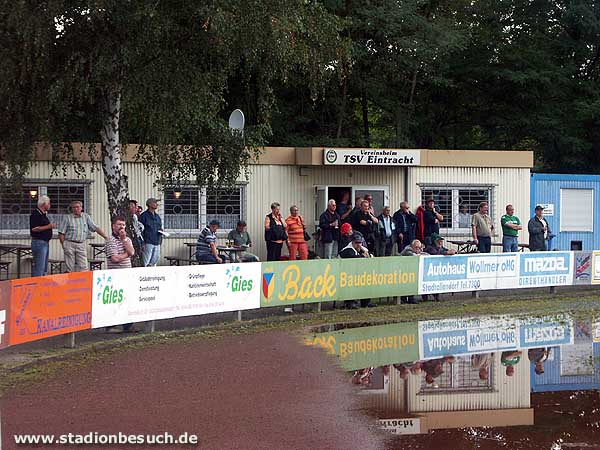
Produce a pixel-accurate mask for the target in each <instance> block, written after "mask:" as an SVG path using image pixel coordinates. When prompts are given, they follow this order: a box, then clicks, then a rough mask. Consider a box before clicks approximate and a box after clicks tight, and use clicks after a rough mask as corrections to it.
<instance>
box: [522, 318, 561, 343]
mask: <svg viewBox="0 0 600 450" xmlns="http://www.w3.org/2000/svg"><path fill="white" fill-rule="evenodd" d="M572 343H573V319H572V318H571V317H570V316H568V315H554V316H546V317H528V318H526V319H520V320H519V348H536V347H553V346H556V345H569V344H572Z"/></svg>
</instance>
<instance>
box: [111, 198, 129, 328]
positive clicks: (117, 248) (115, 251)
mask: <svg viewBox="0 0 600 450" xmlns="http://www.w3.org/2000/svg"><path fill="white" fill-rule="evenodd" d="M129 205H130V206H131V203H130V204H129ZM136 209H137V207H136ZM111 224H112V233H111V235H110V236H109V237H108V239H107V240H106V244H105V245H104V253H105V254H106V267H108V268H109V269H128V268H130V267H131V258H132V257H133V255H135V249H134V248H133V243H132V242H131V239H130V238H129V236H127V232H126V230H125V227H126V224H127V219H126V218H125V217H123V216H115V217H113V219H112V221H111ZM132 327H133V323H126V324H123V332H124V333H127V332H131V331H132ZM109 329H110V327H107V328H106V330H107V331H108V330H109Z"/></svg>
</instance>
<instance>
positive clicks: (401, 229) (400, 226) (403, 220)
mask: <svg viewBox="0 0 600 450" xmlns="http://www.w3.org/2000/svg"><path fill="white" fill-rule="evenodd" d="M392 219H393V220H394V223H395V224H396V240H397V242H398V253H400V252H401V251H402V250H404V249H405V248H406V247H407V246H408V245H410V243H411V242H412V241H414V240H415V238H416V234H417V222H418V219H417V216H416V215H415V214H413V212H412V211H411V210H410V207H409V206H408V202H406V201H404V202H402V203H400V209H399V210H398V211H396V212H395V213H394V215H393V216H392Z"/></svg>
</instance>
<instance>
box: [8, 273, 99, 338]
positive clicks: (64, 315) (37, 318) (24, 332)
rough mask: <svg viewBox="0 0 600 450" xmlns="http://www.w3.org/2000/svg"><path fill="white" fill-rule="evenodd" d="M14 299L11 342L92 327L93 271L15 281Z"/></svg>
mask: <svg viewBox="0 0 600 450" xmlns="http://www.w3.org/2000/svg"><path fill="white" fill-rule="evenodd" d="M10 298H11V300H10V308H11V315H10V341H9V343H10V345H15V344H22V343H24V342H30V341H35V340H38V339H44V338H48V337H51V336H57V335H60V334H66V333H71V332H73V331H80V330H85V329H88V328H90V327H91V324H92V273H91V272H75V273H65V274H62V275H51V276H45V277H35V278H23V279H19V280H12V281H11V295H10Z"/></svg>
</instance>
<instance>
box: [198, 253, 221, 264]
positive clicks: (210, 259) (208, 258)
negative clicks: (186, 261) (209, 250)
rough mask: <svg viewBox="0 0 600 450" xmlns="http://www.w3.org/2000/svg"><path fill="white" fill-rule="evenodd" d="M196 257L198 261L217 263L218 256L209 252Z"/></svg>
mask: <svg viewBox="0 0 600 450" xmlns="http://www.w3.org/2000/svg"><path fill="white" fill-rule="evenodd" d="M196 259H197V260H198V261H202V262H206V263H211V264H217V258H215V256H214V255H207V254H203V255H196Z"/></svg>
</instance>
